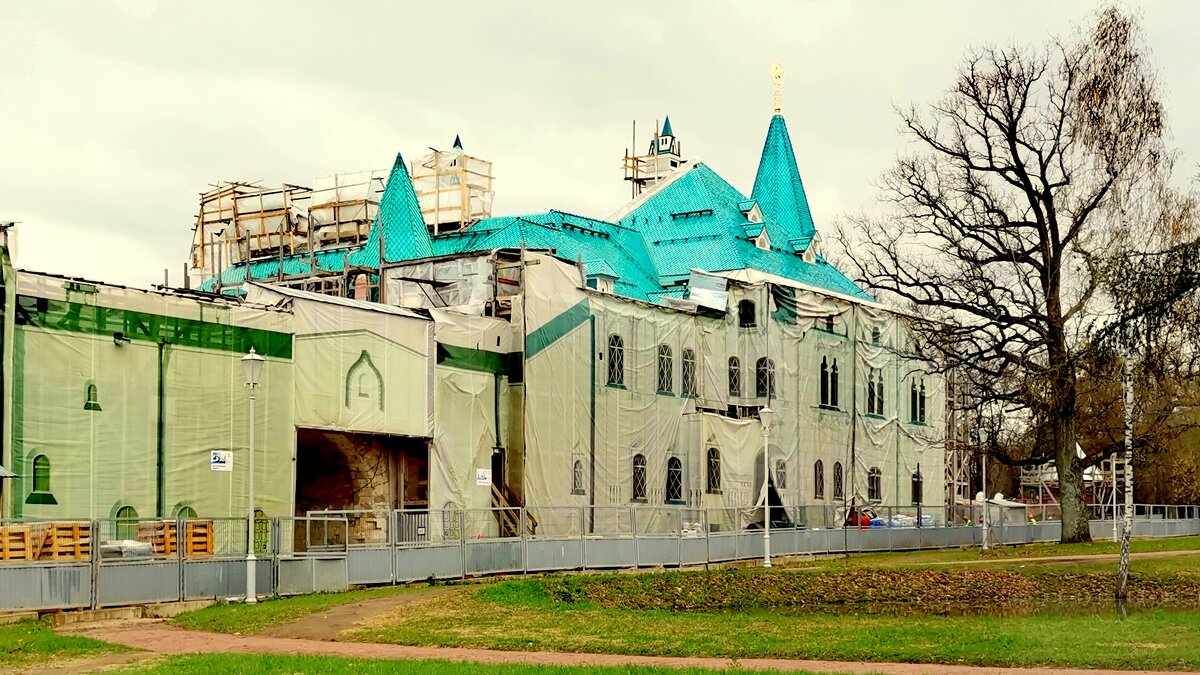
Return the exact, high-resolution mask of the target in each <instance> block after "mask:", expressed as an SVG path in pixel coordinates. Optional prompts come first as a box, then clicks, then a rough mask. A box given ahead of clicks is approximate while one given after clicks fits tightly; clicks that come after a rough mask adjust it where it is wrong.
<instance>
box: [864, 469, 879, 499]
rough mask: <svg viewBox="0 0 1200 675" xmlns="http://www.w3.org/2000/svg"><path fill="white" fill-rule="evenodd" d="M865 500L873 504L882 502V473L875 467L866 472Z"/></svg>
mask: <svg viewBox="0 0 1200 675" xmlns="http://www.w3.org/2000/svg"><path fill="white" fill-rule="evenodd" d="M867 499H870V500H871V501H873V502H878V501H882V500H883V472H882V471H880V470H879V467H877V466H873V467H871V469H870V470H869V471H867Z"/></svg>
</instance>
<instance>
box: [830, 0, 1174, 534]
mask: <svg viewBox="0 0 1200 675" xmlns="http://www.w3.org/2000/svg"><path fill="white" fill-rule="evenodd" d="M899 114H900V116H901V118H902V121H903V129H904V131H905V133H907V134H908V135H909V136H910V137H911V138H912V139H913V140H914V142H915V145H916V146H917V147H918V148H919V150H918V151H917V152H915V153H914V154H912V155H909V156H905V157H902V158H900V159H899V160H898V161H897V164H896V166H895V167H894V168H893V169H891V170H890V171H889V172H887V173H886V174H885V175H884V177H883V185H882V187H883V190H884V194H885V201H886V202H888V203H890V205H891V206H892V207H893V211H894V213H892V214H890V216H889V217H887V218H884V219H868V218H860V219H857V220H855V221H853V223H852V224H851V227H850V228H843V230H842V231H841V232H840V235H841V236H840V238H841V240H842V242H843V245H844V246H845V247H846V249H847V257H848V258H849V260H850V266H851V269H852V270H854V271H855V272H856V274H857V276H858V277H859V279H860V280H861V281H862V282H864V283H866V284H867V285H868V286H870V287H871V288H872V289H875V290H876V291H878V292H880V293H881V295H884V296H891V297H892V298H893V299H896V300H898V301H900V302H901V303H903V304H906V305H907V306H908V307H909V308H910V309H911V310H912V311H913V312H914V314H915V315H917V316H918V317H919V319H918V320H917V321H916V322H915V323H914V330H915V331H916V332H917V333H918V335H919V336H920V337H922V338H923V340H922V341H923V343H924V344H925V345H927V346H928V347H929V348H930V349H931V350H933V352H934V353H933V354H932V356H934V357H935V358H936V359H937V361H938V362H939V363H940V364H941V367H942V368H944V369H946V370H954V371H956V376H957V379H958V381H960V382H964V381H965V383H966V384H965V386H964V391H966V392H968V394H969V395H970V396H971V399H972V400H971V401H970V405H971V406H972V407H974V408H975V409H976V410H977V411H979V410H990V411H996V410H1003V411H1006V412H1008V413H1018V412H1019V413H1020V414H1021V415H1022V416H1023V418H1024V419H1026V420H1028V423H1029V424H1030V425H1032V427H1033V430H1034V434H1033V435H1034V436H1035V437H1036V438H1037V439H1038V443H1037V445H1036V447H1035V449H1034V451H1033V452H1032V454H1031V455H1030V456H1029V457H1027V458H1025V459H1024V460H1022V462H1023V463H1029V464H1033V463H1042V462H1045V461H1047V460H1049V459H1053V460H1054V462H1055V464H1056V466H1057V469H1058V474H1059V486H1060V490H1061V495H1060V501H1061V504H1062V519H1063V527H1062V540H1063V541H1086V540H1088V539H1090V536H1089V534H1088V511H1087V509H1086V507H1085V504H1084V501H1083V500H1084V490H1083V467H1082V464H1081V462H1080V460H1079V458H1078V457H1077V456H1076V437H1077V429H1076V412H1077V406H1078V381H1079V375H1080V372H1079V370H1080V359H1081V357H1082V356H1083V355H1084V354H1086V353H1087V352H1088V350H1089V349H1090V348H1091V345H1092V344H1093V342H1094V339H1093V338H1094V336H1095V334H1096V333H1097V331H1099V330H1100V329H1101V328H1102V327H1104V326H1106V325H1108V323H1110V322H1111V321H1112V318H1113V317H1112V311H1111V310H1112V307H1113V303H1112V301H1111V297H1110V296H1109V295H1108V294H1107V293H1105V285H1104V276H1103V271H1102V267H1103V264H1102V263H1103V261H1104V260H1105V258H1104V256H1105V255H1106V254H1107V253H1108V252H1110V251H1111V250H1114V249H1115V248H1117V247H1120V246H1123V245H1126V244H1127V243H1128V242H1129V241H1131V240H1132V239H1134V238H1135V237H1136V235H1137V234H1138V232H1139V231H1140V230H1141V229H1143V228H1144V227H1146V224H1145V223H1132V222H1129V221H1128V220H1126V219H1124V218H1122V217H1121V216H1122V213H1123V210H1122V208H1123V205H1127V204H1130V203H1136V202H1139V201H1140V200H1142V199H1144V198H1145V197H1144V195H1147V194H1152V193H1154V192H1155V186H1157V185H1160V184H1161V181H1162V180H1163V177H1164V175H1165V174H1166V173H1167V172H1168V171H1169V168H1170V167H1169V165H1170V158H1169V157H1168V156H1167V154H1166V152H1165V150H1164V144H1163V133H1164V115H1163V110H1162V104H1161V102H1160V101H1159V98H1158V94H1157V83H1156V78H1155V73H1154V71H1153V69H1152V68H1151V67H1150V65H1149V63H1148V62H1147V58H1146V55H1145V50H1144V48H1143V46H1142V41H1141V38H1140V33H1139V28H1138V25H1137V23H1136V22H1135V21H1134V20H1133V19H1132V18H1131V17H1130V16H1128V15H1127V14H1125V13H1124V12H1123V11H1122V10H1120V9H1117V8H1115V7H1110V8H1107V9H1104V10H1102V11H1101V12H1100V13H1099V14H1098V15H1097V17H1096V20H1095V23H1094V25H1092V26H1091V28H1090V29H1089V30H1087V31H1085V32H1082V33H1080V34H1079V35H1078V36H1076V37H1075V38H1074V39H1073V40H1071V41H1067V42H1064V41H1060V40H1053V41H1051V42H1050V43H1049V44H1048V45H1046V46H1044V47H1040V48H1031V47H1020V46H1012V47H1004V48H1000V47H984V48H980V49H976V50H974V51H972V52H971V53H969V54H968V56H967V58H966V59H965V61H964V63H963V65H962V66H961V68H960V71H959V76H958V80H957V82H956V83H955V85H954V86H953V87H952V88H951V89H950V90H949V92H948V93H947V95H946V96H945V98H944V99H942V100H941V101H940V102H938V103H936V104H933V105H930V106H926V107H923V108H920V109H918V108H916V107H910V108H908V109H905V110H900V111H899Z"/></svg>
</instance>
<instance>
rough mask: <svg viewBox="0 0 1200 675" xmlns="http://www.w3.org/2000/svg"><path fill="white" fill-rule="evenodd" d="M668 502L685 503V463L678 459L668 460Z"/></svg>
mask: <svg viewBox="0 0 1200 675" xmlns="http://www.w3.org/2000/svg"><path fill="white" fill-rule="evenodd" d="M666 501H667V502H680V503H682V502H683V462H681V461H679V458H678V457H672V458H670V459H668V460H667V491H666Z"/></svg>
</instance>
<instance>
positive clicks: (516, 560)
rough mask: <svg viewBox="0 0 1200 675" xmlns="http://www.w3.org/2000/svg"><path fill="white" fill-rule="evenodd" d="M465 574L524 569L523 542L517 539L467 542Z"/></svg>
mask: <svg viewBox="0 0 1200 675" xmlns="http://www.w3.org/2000/svg"><path fill="white" fill-rule="evenodd" d="M464 548H465V551H464V554H463V555H464V557H465V559H466V570H465V572H466V574H496V573H499V572H520V571H521V570H522V569H523V568H524V564H523V563H524V561H523V553H524V551H523V549H524V542H523V541H522V540H520V539H517V538H509V539H485V540H482V541H467V542H465V544H464Z"/></svg>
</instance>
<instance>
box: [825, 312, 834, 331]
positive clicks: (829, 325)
mask: <svg viewBox="0 0 1200 675" xmlns="http://www.w3.org/2000/svg"><path fill="white" fill-rule="evenodd" d="M825 330H827V331H829V332H830V333H832V332H833V315H832V314H830V315H829V316H827V317H825Z"/></svg>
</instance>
